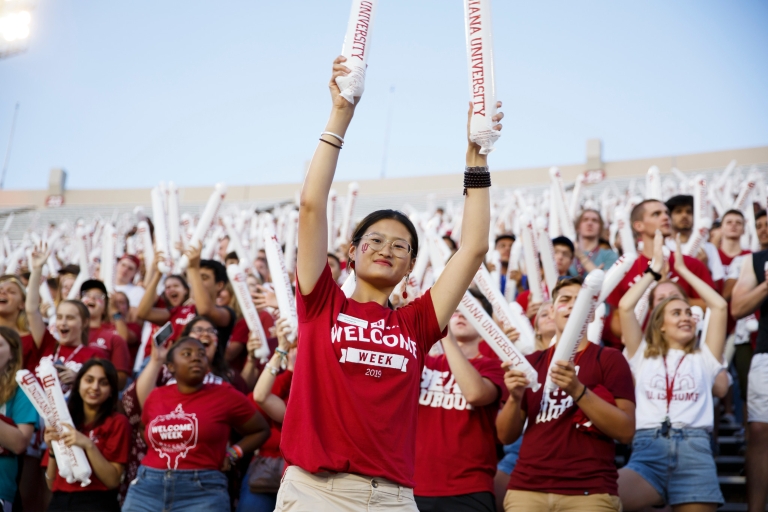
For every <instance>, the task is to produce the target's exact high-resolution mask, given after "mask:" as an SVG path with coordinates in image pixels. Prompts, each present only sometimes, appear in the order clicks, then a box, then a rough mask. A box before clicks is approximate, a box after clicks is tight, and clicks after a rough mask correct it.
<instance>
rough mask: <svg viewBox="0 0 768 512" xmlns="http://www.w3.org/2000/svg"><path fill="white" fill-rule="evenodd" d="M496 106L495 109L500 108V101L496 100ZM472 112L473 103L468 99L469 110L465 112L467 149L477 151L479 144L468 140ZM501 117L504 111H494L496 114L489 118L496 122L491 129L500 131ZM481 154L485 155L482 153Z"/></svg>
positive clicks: (502, 117)
mask: <svg viewBox="0 0 768 512" xmlns="http://www.w3.org/2000/svg"><path fill="white" fill-rule="evenodd" d="M496 108H497V109H499V108H501V102H500V101H497V102H496ZM473 112H474V105H473V104H472V102H471V101H470V102H469V112H468V113H467V142H468V144H469V150H472V151H474V152H476V153H479V152H480V146H479V145H477V144H475V143H474V142H472V141H471V140H469V133H470V130H469V127H470V124H471V123H472V113H473ZM502 119H504V113H503V112H496V115H495V116H493V117H492V118H491V120H492V121H493V122H494V123H496V124H494V125H493V129H494V130H496V131H501V128H502V125H501V123H499V121H501V120H502ZM483 156H485V155H483Z"/></svg>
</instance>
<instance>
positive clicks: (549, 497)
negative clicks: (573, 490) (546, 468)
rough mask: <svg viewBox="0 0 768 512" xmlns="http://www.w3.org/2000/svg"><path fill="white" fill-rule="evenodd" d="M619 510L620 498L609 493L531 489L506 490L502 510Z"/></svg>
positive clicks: (614, 511)
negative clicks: (583, 493)
mask: <svg viewBox="0 0 768 512" xmlns="http://www.w3.org/2000/svg"><path fill="white" fill-rule="evenodd" d="M550 511H551V512H621V511H622V508H621V500H620V499H619V497H618V496H611V495H609V494H590V495H588V496H581V495H578V496H570V495H566V494H547V493H544V492H531V491H507V495H506V496H504V512H550Z"/></svg>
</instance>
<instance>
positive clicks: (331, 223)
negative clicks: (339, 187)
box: [326, 189, 337, 252]
mask: <svg viewBox="0 0 768 512" xmlns="http://www.w3.org/2000/svg"><path fill="white" fill-rule="evenodd" d="M336 199H337V198H336V191H335V190H333V189H331V190H330V191H329V192H328V208H327V210H326V215H327V219H328V251H331V252H332V251H334V250H335V249H336V245H335V243H336Z"/></svg>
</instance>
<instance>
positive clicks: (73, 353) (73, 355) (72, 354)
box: [53, 345, 83, 364]
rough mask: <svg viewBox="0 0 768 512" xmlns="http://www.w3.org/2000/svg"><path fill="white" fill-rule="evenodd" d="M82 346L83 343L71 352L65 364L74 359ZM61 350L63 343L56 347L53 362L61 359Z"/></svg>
mask: <svg viewBox="0 0 768 512" xmlns="http://www.w3.org/2000/svg"><path fill="white" fill-rule="evenodd" d="M81 348H83V346H82V345H78V346H77V348H76V349H75V350H74V352H72V353H71V354H69V357H68V358H66V359H65V360H64V364H67V363H68V362H70V361H71V360H72V358H73V357H75V356H76V355H77V353H78V352H80V349H81ZM59 350H61V345H59V346H58V347H56V353H55V354H54V355H53V362H54V363H55V362H56V361H58V359H59Z"/></svg>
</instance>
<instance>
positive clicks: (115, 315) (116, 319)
mask: <svg viewBox="0 0 768 512" xmlns="http://www.w3.org/2000/svg"><path fill="white" fill-rule="evenodd" d="M122 319H123V314H122V313H115V314H114V315H112V320H114V321H115V322H117V321H118V320H122Z"/></svg>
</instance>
